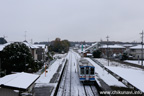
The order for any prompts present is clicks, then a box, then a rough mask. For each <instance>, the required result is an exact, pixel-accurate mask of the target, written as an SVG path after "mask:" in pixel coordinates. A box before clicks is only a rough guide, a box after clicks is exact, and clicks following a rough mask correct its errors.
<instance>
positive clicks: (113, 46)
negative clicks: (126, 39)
mask: <svg viewBox="0 0 144 96" xmlns="http://www.w3.org/2000/svg"><path fill="white" fill-rule="evenodd" d="M100 48H107V45H103V46H101V47H100ZM108 48H125V47H123V46H120V45H108Z"/></svg>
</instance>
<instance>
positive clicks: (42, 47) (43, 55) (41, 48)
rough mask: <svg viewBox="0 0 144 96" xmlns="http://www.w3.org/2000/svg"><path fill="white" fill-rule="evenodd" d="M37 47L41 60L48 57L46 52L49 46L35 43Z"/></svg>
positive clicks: (38, 57)
mask: <svg viewBox="0 0 144 96" xmlns="http://www.w3.org/2000/svg"><path fill="white" fill-rule="evenodd" d="M35 46H36V47H37V51H36V53H37V59H38V60H39V61H44V60H45V59H46V53H47V52H48V48H47V46H46V45H44V44H35Z"/></svg>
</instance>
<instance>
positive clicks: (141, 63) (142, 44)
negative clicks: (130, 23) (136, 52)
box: [140, 30, 144, 66]
mask: <svg viewBox="0 0 144 96" xmlns="http://www.w3.org/2000/svg"><path fill="white" fill-rule="evenodd" d="M140 34H141V35H142V37H141V38H142V42H141V44H142V49H141V51H142V54H141V55H142V56H141V57H142V58H141V59H142V61H141V65H142V66H143V35H144V33H143V30H142V33H140Z"/></svg>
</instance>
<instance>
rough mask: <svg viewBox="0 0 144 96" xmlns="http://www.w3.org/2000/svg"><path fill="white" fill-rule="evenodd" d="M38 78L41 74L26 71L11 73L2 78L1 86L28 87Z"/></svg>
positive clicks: (0, 80) (0, 79)
mask: <svg viewBox="0 0 144 96" xmlns="http://www.w3.org/2000/svg"><path fill="white" fill-rule="evenodd" d="M38 78H39V75H35V74H30V73H24V72H21V73H16V74H10V75H6V76H4V77H2V78H0V86H2V85H3V86H8V87H14V88H22V89H27V88H28V87H29V86H30V85H31V84H32V83H33V82H34V81H36V80H37V79H38Z"/></svg>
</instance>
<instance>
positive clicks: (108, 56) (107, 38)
mask: <svg viewBox="0 0 144 96" xmlns="http://www.w3.org/2000/svg"><path fill="white" fill-rule="evenodd" d="M106 38H107V59H108V66H109V52H108V41H109V40H108V39H109V36H107V37H106Z"/></svg>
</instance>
